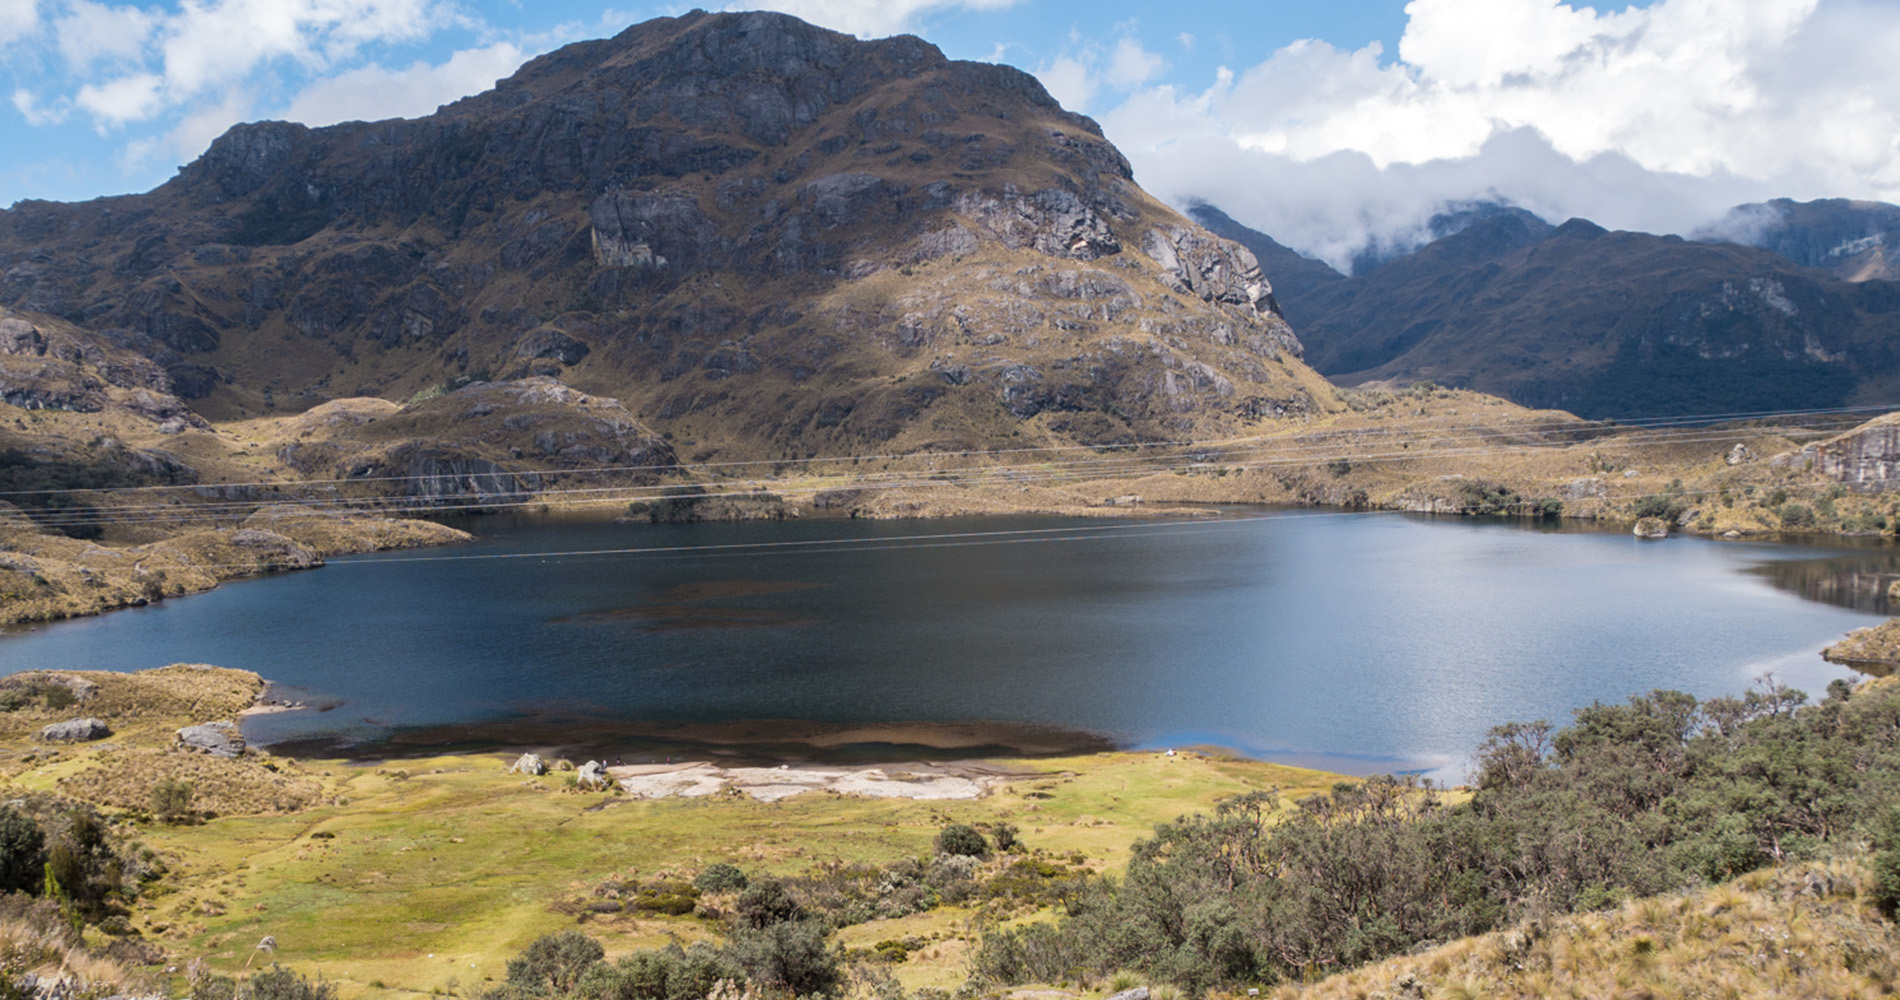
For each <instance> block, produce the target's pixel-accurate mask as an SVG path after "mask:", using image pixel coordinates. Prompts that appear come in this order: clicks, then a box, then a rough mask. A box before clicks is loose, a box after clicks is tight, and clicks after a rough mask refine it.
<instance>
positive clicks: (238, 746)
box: [178, 722, 244, 757]
mask: <svg viewBox="0 0 1900 1000" xmlns="http://www.w3.org/2000/svg"><path fill="white" fill-rule="evenodd" d="M178 745H179V746H180V747H182V748H183V749H186V750H196V751H198V752H199V753H208V754H210V755H211V756H213V757H237V756H239V755H241V754H243V753H244V737H243V736H242V735H240V734H239V733H238V727H237V726H236V725H234V724H233V723H229V722H206V723H204V724H202V725H197V726H186V727H185V728H183V729H180V730H179V731H178Z"/></svg>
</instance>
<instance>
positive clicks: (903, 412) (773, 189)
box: [0, 12, 1339, 478]
mask: <svg viewBox="0 0 1900 1000" xmlns="http://www.w3.org/2000/svg"><path fill="white" fill-rule="evenodd" d="M0 273H4V275H5V280H4V282H3V283H0V305H4V306H6V307H8V308H10V309H11V310H13V311H14V314H15V315H14V317H13V320H12V322H16V323H24V324H26V325H28V326H29V327H31V326H39V327H47V326H56V325H58V324H59V323H60V322H62V321H64V322H67V323H70V324H72V325H73V326H75V327H76V328H79V329H81V330H83V332H84V337H85V339H86V341H87V343H88V345H89V346H88V348H87V349H88V350H92V351H93V352H94V353H95V354H97V353H104V354H108V355H114V356H116V355H118V354H128V355H130V356H134V357H136V358H138V359H143V360H142V361H141V362H140V363H139V364H140V367H139V372H138V376H139V378H140V379H141V380H142V381H141V382H140V383H139V384H140V385H142V386H143V387H145V388H146V389H148V390H149V391H151V392H154V393H163V394H167V395H169V396H175V397H177V398H179V399H181V400H183V401H184V402H185V403H186V404H187V405H188V406H189V408H190V410H191V411H192V412H193V413H195V414H197V415H200V416H202V417H203V418H206V419H208V420H210V421H212V422H215V423H217V424H219V425H220V426H222V425H224V424H226V423H228V422H230V421H234V420H241V419H246V418H255V417H260V416H270V415H281V414H285V413H298V412H302V411H305V410H311V409H313V408H318V407H321V406H323V405H324V404H325V403H329V402H331V401H334V400H342V399H349V398H376V399H381V400H384V401H387V402H391V403H396V404H406V403H411V402H417V401H421V400H425V399H428V398H431V397H435V396H439V395H441V394H443V393H445V392H448V393H450V394H451V395H459V394H457V393H453V392H452V391H453V390H455V389H457V388H459V387H461V386H464V385H467V384H470V383H473V382H503V381H510V382H519V381H520V380H524V379H536V378H539V379H543V380H548V381H547V382H544V383H543V389H542V390H540V391H528V390H522V389H518V390H513V392H514V394H515V395H521V394H522V392H528V394H529V395H533V396H536V397H537V400H538V403H539V404H549V405H557V406H562V405H581V404H579V403H576V402H572V401H573V400H578V398H579V397H580V396H586V397H590V398H594V399H598V400H601V401H603V402H601V403H600V405H601V406H603V407H607V408H609V409H613V410H614V415H613V418H612V420H610V421H609V422H610V423H611V424H613V425H614V426H613V427H612V428H609V429H607V430H606V431H596V432H593V433H592V434H591V437H592V439H593V440H592V443H589V442H587V441H582V440H580V439H577V438H576V437H575V436H574V434H572V433H570V432H569V428H565V427H561V426H555V425H554V424H552V423H550V422H549V419H551V418H547V419H544V415H542V414H535V413H528V414H517V413H515V412H514V406H513V404H512V403H511V402H510V401H509V400H506V399H496V398H485V399H484V400H483V401H481V402H479V403H475V402H473V401H469V400H461V401H459V402H458V404H444V405H448V408H449V410H451V411H453V412H450V413H446V414H444V415H442V416H441V417H440V418H438V419H436V420H434V421H433V422H431V421H428V420H419V421H417V422H416V426H415V427H413V428H411V430H412V431H413V432H414V436H413V437H411V438H409V439H407V441H408V443H407V444H405V443H404V441H399V440H397V439H396V437H397V435H396V433H395V431H394V430H390V431H388V432H387V433H382V434H380V435H379V436H377V439H376V440H374V441H370V442H367V444H365V443H364V442H360V441H357V442H354V443H350V444H348V445H346V446H343V447H341V448H339V449H336V450H335V452H334V453H325V452H324V450H323V449H322V448H321V447H313V448H309V449H301V450H300V452H299V454H298V455H297V456H295V457H294V458H287V459H286V462H287V464H289V465H291V466H294V469H287V470H285V471H284V472H283V473H282V474H283V475H285V476H289V477H293V478H294V477H298V476H310V477H318V478H324V477H335V478H374V477H376V476H378V475H387V474H390V473H391V472H392V471H407V472H408V473H409V474H411V475H414V474H418V473H417V470H418V469H420V470H421V471H422V472H424V473H426V472H429V471H430V470H434V469H440V468H443V467H456V463H458V462H459V463H462V465H461V466H460V467H461V468H462V469H464V470H465V471H466V470H467V469H469V468H473V469H475V470H476V471H478V472H486V471H493V470H492V469H490V468H489V467H488V466H487V465H484V464H481V463H498V464H501V465H509V464H511V463H512V464H513V465H516V466H519V465H522V464H536V465H540V466H544V467H545V466H557V467H558V466H570V467H572V466H589V465H602V464H613V465H631V466H642V465H645V466H652V467H656V468H657V467H663V466H667V465H670V464H671V463H672V462H673V461H674V459H675V458H676V457H677V458H678V459H681V460H690V461H705V460H710V459H715V458H741V459H756V458H779V457H804V456H807V455H810V454H813V453H827V454H846V455H848V454H856V453H863V452H866V451H914V450H923V449H936V450H959V449H965V448H969V447H972V446H977V445H984V444H989V445H994V444H995V443H997V442H1001V441H1011V440H1016V439H1021V440H1022V441H1024V442H1025V443H1030V442H1038V441H1049V442H1059V443H1080V444H1110V443H1117V442H1128V441H1133V440H1141V439H1148V438H1156V437H1161V438H1172V437H1179V436H1184V435H1198V434H1208V433H1223V432H1230V431H1233V430H1237V429H1241V428H1246V427H1254V426H1259V425H1261V424H1262V422H1271V421H1272V420H1274V419H1275V418H1276V417H1279V416H1283V415H1286V414H1298V413H1307V412H1316V411H1318V412H1323V411H1328V410H1331V409H1336V408H1337V407H1338V405H1339V404H1338V403H1337V401H1336V399H1335V398H1334V395H1333V393H1332V391H1331V389H1330V387H1329V386H1327V385H1326V384H1325V383H1324V382H1323V381H1322V380H1321V379H1319V378H1318V377H1317V376H1316V375H1315V374H1314V373H1313V372H1312V371H1311V370H1310V369H1309V368H1307V367H1306V366H1305V365H1303V364H1301V363H1300V361H1299V356H1300V352H1301V348H1300V345H1299V343H1298V341H1297V340H1296V339H1295V338H1294V336H1293V334H1292V332H1291V330H1290V329H1289V328H1288V326H1287V324H1286V323H1285V321H1284V320H1283V319H1282V318H1281V317H1280V316H1279V315H1278V314H1277V312H1276V311H1275V310H1274V308H1273V304H1272V299H1271V295H1270V291H1271V290H1270V288H1269V287H1268V286H1267V284H1266V283H1265V282H1264V281H1263V280H1262V279H1261V278H1260V276H1259V271H1258V268H1257V266H1256V262H1255V261H1254V260H1253V258H1252V256H1251V255H1250V254H1248V253H1247V251H1246V250H1244V249H1243V248H1240V247H1237V246H1235V245H1233V244H1229V243H1226V242H1224V241H1221V240H1218V239H1216V238H1213V237H1211V236H1210V235H1209V234H1208V233H1207V232H1206V231H1204V230H1202V229H1201V228H1199V227H1198V226H1195V225H1194V224H1193V223H1191V222H1189V221H1188V220H1186V219H1184V218H1182V217H1181V216H1179V215H1178V214H1176V213H1175V212H1173V211H1172V210H1170V209H1168V208H1166V207H1165V206H1163V205H1161V204H1160V203H1158V202H1157V201H1155V200H1154V199H1152V198H1151V197H1149V196H1148V195H1147V194H1146V193H1144V192H1143V191H1142V190H1141V189H1140V188H1139V187H1138V186H1136V185H1135V183H1134V182H1133V180H1132V178H1131V174H1130V170H1129V167H1128V164H1127V161H1126V160H1124V159H1123V158H1122V156H1121V154H1120V153H1119V152H1117V151H1116V150H1115V149H1114V147H1113V146H1112V145H1110V144H1109V143H1108V142H1107V141H1106V140H1104V139H1103V138H1102V135H1101V131H1100V129H1099V128H1098V127H1097V126H1096V125H1095V123H1094V122H1092V121H1090V120H1089V119H1087V118H1084V117H1081V116H1079V115H1075V114H1071V113H1069V112H1067V111H1064V110H1063V109H1062V108H1061V107H1060V106H1058V105H1057V104H1056V102H1055V101H1054V100H1053V99H1051V98H1050V97H1049V96H1048V94H1047V93H1046V92H1045V91H1044V90H1043V88H1042V87H1041V85H1040V84H1038V83H1037V82H1036V81H1035V80H1034V79H1033V78H1032V77H1030V76H1028V75H1027V74H1024V73H1021V72H1019V71H1016V70H1013V69H1010V68H1007V67H1001V66H992V65H986V64H978V63H967V62H953V61H950V60H947V59H945V58H944V57H943V55H942V54H941V53H940V52H939V51H938V50H937V49H936V48H935V47H933V46H931V45H929V44H927V43H925V42H923V41H921V40H919V39H916V38H914V37H908V36H905V37H897V38H890V39H884V40H881V41H874V42H863V41H858V40H856V39H853V38H851V37H849V36H846V35H841V34H836V33H833V32H829V31H824V30H821V29H818V28H814V27H812V26H810V25H807V24H804V23H803V22H800V21H797V20H795V19H793V18H790V17H785V16H781V15H775V14H742V15H741V14H706V13H702V12H695V13H692V14H687V15H684V16H681V17H678V18H661V19H658V20H654V21H649V22H646V23H643V24H640V25H636V26H634V27H632V28H629V29H628V30H626V31H625V32H623V33H621V34H620V35H618V36H616V37H614V38H611V39H604V40H598V41H589V42H582V43H577V44H574V45H570V46H567V47H565V48H563V49H560V50H559V51H556V52H554V53H551V54H549V55H546V56H543V57H541V58H538V59H536V60H534V61H532V62H530V63H529V64H528V65H526V66H524V67H523V68H522V69H521V70H520V71H519V72H517V73H516V74H515V75H514V76H513V77H510V78H509V79H507V80H503V81H501V82H500V83H498V84H497V85H496V87H495V88H494V89H493V90H490V91H488V92H486V93H483V94H480V95H477V96H475V97H471V98H468V99H466V100H462V101H458V102H456V103H454V104H452V105H448V106H446V107H444V108H442V109H440V110H439V111H437V112H436V113H435V114H433V115H430V116H428V117H425V118H420V119H415V120H391V121H383V122H370V123H365V122H351V123H346V124H342V125H337V126H333V127H329V128H320V129H310V128H306V127H304V126H302V125H297V124H292V123H286V122H260V123H255V124H248V125H240V126H237V127H235V128H233V129H232V130H231V131H230V132H228V133H227V134H226V135H224V136H223V137H221V138H220V139H218V140H217V141H216V142H214V143H213V144H212V146H211V148H210V149H209V150H208V151H207V152H206V153H205V154H204V155H203V156H202V157H201V158H199V159H198V160H197V161H196V162H194V163H192V164H190V165H188V166H186V167H185V168H183V169H182V170H181V171H180V172H179V174H178V176H177V177H175V178H174V179H172V180H171V181H169V182H167V183H166V184H164V185H163V186H161V187H159V188H158V189H156V190H154V191H151V192H149V193H146V194H141V195H131V196H126V197H118V198H105V199H99V200H97V201H91V202H86V203H83V204H53V203H44V202H22V203H20V204H18V205H16V206H14V207H13V208H11V209H9V210H6V211H0ZM0 350H4V351H6V352H7V353H18V351H17V350H13V349H9V348H0ZM81 360H82V361H83V360H84V359H81ZM88 374H90V373H88ZM101 381H109V380H106V379H102V380H101ZM549 383H558V385H559V386H560V387H561V388H559V389H554V388H548V384H549ZM113 384H117V383H113ZM524 384H525V383H524ZM29 388H30V387H29ZM494 395H495V394H494V393H489V394H488V396H489V397H493V396H494ZM562 395H567V396H568V397H569V400H570V402H563V401H562V400H558V399H554V398H553V397H555V396H562ZM16 397H17V399H18V401H17V402H15V399H16ZM8 399H9V401H10V402H15V405H17V406H22V407H53V408H58V407H61V406H62V405H64V403H63V402H62V398H61V397H57V396H54V395H49V394H47V393H45V392H38V393H27V392H24V391H22V392H13V391H11V390H9V395H8ZM351 405H352V406H355V404H351ZM471 406H472V408H473V409H481V410H483V412H484V413H487V414H493V416H492V419H491V420H490V423H493V424H496V425H499V430H498V431H497V432H496V433H492V434H472V435H460V434H459V433H458V434H456V435H452V436H454V437H456V438H457V440H450V441H444V440H441V439H440V438H439V435H437V434H436V431H437V430H440V429H441V428H442V426H443V425H444V424H445V423H453V422H454V421H455V419H457V414H460V413H463V412H468V411H469V410H470V408H471ZM615 408H617V409H615ZM359 409H360V408H359ZM514 417H519V419H514ZM361 423H362V421H359V422H358V424H357V425H358V426H360V425H361ZM429 424H432V426H424V425H429ZM325 436H326V435H325V434H323V433H317V434H314V435H313V438H314V440H315V442H316V444H317V445H321V442H322V439H323V438H324V437H325ZM472 438H480V441H479V443H478V444H471V443H470V440H469V439H472ZM602 438H605V439H606V440H605V441H604V442H603V441H602V440H601V439H602ZM669 438H670V440H671V441H672V442H673V444H672V445H671V446H670V448H672V449H678V451H677V455H675V454H674V453H673V452H672V451H670V450H669V447H667V446H662V445H661V444H660V442H661V441H664V440H667V439H669ZM577 444H578V445H581V447H578V448H576V447H573V446H574V445H577ZM423 451H426V452H428V453H427V454H426V455H423V456H422V457H421V458H420V459H418V458H416V456H417V455H418V454H419V453H420V452H423ZM418 462H420V464H419V465H418ZM471 463H472V464H471Z"/></svg>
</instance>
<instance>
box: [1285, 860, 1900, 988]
mask: <svg viewBox="0 0 1900 1000" xmlns="http://www.w3.org/2000/svg"><path fill="white" fill-rule="evenodd" d="M1871 888H1872V879H1871V876H1870V875H1869V874H1868V873H1867V871H1866V869H1865V868H1864V867H1863V866H1862V865H1860V864H1859V863H1858V862H1831V863H1815V864H1809V865H1793V866H1787V867H1783V868H1776V869H1771V870H1767V871H1761V872H1755V873H1753V874H1750V875H1747V876H1744V877H1743V878H1741V879H1738V880H1736V881H1735V882H1732V883H1728V884H1725V885H1720V886H1715V887H1713V888H1708V889H1702V890H1697V891H1694V892H1689V893H1685V894H1682V895H1679V896H1659V897H1652V898H1648V899H1639V900H1634V901H1632V902H1630V903H1626V904H1624V905H1623V906H1621V907H1619V908H1617V909H1615V910H1610V911H1605V912H1601V913H1584V914H1577V915H1573V916H1568V917H1558V918H1553V919H1549V920H1533V921H1528V922H1526V923H1522V924H1519V925H1518V926H1516V927H1513V928H1511V929H1509V930H1505V931H1500V932H1497V933H1493V934H1486V935H1483V936H1481V937H1474V938H1465V939H1463V940H1459V941H1454V942H1451V943H1450V944H1446V945H1444V946H1442V947H1439V948H1435V949H1432V950H1431V951H1428V952H1424V953H1422V954H1417V955H1408V956H1404V957H1401V958H1394V959H1389V960H1387V961H1385V962H1380V963H1377V964H1375V965H1370V966H1367V967H1365V968H1362V969H1358V970H1356V971H1352V972H1347V973H1343V974H1340V975H1336V976H1332V977H1330V978H1327V979H1323V980H1320V981H1319V982H1316V983H1313V984H1310V985H1288V986H1283V987H1281V988H1280V989H1279V990H1278V991H1276V992H1275V993H1274V996H1275V998H1276V1000H1378V998H1386V1000H1397V998H1400V997H1432V998H1445V1000H1452V998H1457V1000H1470V998H1476V997H1483V998H1486V1000H1531V998H1539V1000H1542V998H1547V997H1574V998H1606V997H1607V998H1630V1000H1636V998H1646V1000H1693V998H1735V1000H1740V998H1744V997H1746V998H1751V1000H1767V998H1788V1000H1797V998H1799V1000H1808V998H1822V997H1826V998H1830V1000H1849V998H1861V997H1869V998H1871V997H1882V996H1890V995H1892V994H1893V993H1894V992H1895V991H1896V989H1900V928H1896V927H1895V925H1894V924H1892V923H1890V922H1888V921H1886V920H1884V919H1882V918H1881V917H1880V915H1879V914H1878V913H1877V912H1875V910H1874V908H1873V906H1872V905H1871V904H1870V903H1869V902H1868V900H1867V898H1866V893H1867V892H1868V890H1870V889H1871Z"/></svg>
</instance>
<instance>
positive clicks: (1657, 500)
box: [1630, 493, 1689, 525]
mask: <svg viewBox="0 0 1900 1000" xmlns="http://www.w3.org/2000/svg"><path fill="white" fill-rule="evenodd" d="M1688 509H1689V503H1688V501H1686V500H1684V499H1682V498H1681V497H1673V496H1667V495H1664V494H1660V493H1651V494H1650V495H1649V496H1646V497H1643V498H1642V499H1640V500H1638V501H1636V506H1634V507H1632V508H1630V513H1631V514H1634V515H1636V517H1637V519H1638V520H1641V519H1642V518H1645V517H1659V518H1662V519H1663V520H1665V521H1668V522H1669V523H1670V524H1672V525H1673V524H1675V523H1676V522H1677V521H1679V520H1681V519H1682V515H1683V512H1684V511H1686V510H1688Z"/></svg>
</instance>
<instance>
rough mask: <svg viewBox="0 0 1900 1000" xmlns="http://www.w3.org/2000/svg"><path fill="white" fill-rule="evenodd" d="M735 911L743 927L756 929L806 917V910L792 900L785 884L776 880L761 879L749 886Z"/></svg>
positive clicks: (740, 896) (742, 894)
mask: <svg viewBox="0 0 1900 1000" xmlns="http://www.w3.org/2000/svg"><path fill="white" fill-rule="evenodd" d="M735 909H736V910H737V912H738V922H739V923H740V924H741V925H742V926H746V927H755V928H757V927H770V926H772V925H773V924H780V923H785V922H787V921H791V920H799V919H802V918H803V917H804V916H805V908H804V907H803V906H801V905H799V902H798V900H796V899H794V898H792V894H791V891H790V890H788V889H786V888H785V883H783V882H781V881H779V880H778V879H775V878H766V879H760V880H758V881H757V882H754V883H752V884H751V885H749V886H747V887H746V890H745V891H744V892H742V893H740V894H739V903H738V906H737V907H735Z"/></svg>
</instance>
